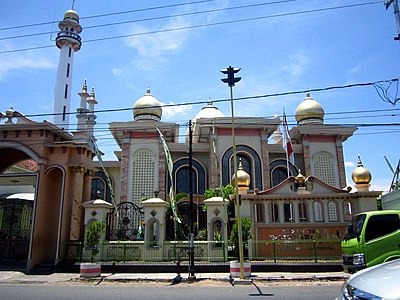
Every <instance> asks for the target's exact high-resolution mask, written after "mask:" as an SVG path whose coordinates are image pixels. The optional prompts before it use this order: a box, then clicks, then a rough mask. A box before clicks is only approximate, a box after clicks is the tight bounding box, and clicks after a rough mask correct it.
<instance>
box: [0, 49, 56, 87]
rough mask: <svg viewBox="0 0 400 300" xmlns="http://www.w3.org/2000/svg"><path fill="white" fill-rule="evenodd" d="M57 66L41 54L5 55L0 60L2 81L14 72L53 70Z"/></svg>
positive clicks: (0, 77)
mask: <svg viewBox="0 0 400 300" xmlns="http://www.w3.org/2000/svg"><path fill="white" fill-rule="evenodd" d="M54 67H56V64H55V63H54V62H53V61H51V60H50V59H49V58H48V57H46V56H45V55H43V54H41V55H39V54H35V55H34V54H33V53H32V52H28V53H24V54H15V53H10V54H3V56H2V57H1V60H0V80H1V79H2V78H4V77H5V76H6V75H8V74H9V73H10V72H12V71H16V70H20V69H23V71H24V72H26V70H27V69H51V68H54Z"/></svg>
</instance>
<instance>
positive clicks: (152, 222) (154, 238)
mask: <svg viewBox="0 0 400 300" xmlns="http://www.w3.org/2000/svg"><path fill="white" fill-rule="evenodd" d="M141 204H142V205H143V208H144V224H145V230H144V241H145V245H144V246H145V247H144V249H143V253H144V254H143V259H144V260H157V261H158V260H159V259H160V258H162V257H163V249H164V248H163V244H164V240H165V231H166V222H165V220H166V214H167V210H168V208H169V203H168V202H166V201H164V200H162V199H160V198H151V199H148V200H145V201H142V202H141Z"/></svg>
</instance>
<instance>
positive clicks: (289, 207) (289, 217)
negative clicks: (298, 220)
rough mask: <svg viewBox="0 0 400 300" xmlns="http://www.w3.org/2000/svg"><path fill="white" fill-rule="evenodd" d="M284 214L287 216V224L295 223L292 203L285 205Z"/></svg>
mask: <svg viewBox="0 0 400 300" xmlns="http://www.w3.org/2000/svg"><path fill="white" fill-rule="evenodd" d="M283 212H284V216H285V222H293V221H294V219H293V205H292V203H291V202H286V203H285V204H283Z"/></svg>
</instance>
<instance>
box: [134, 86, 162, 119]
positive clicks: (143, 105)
mask: <svg viewBox="0 0 400 300" xmlns="http://www.w3.org/2000/svg"><path fill="white" fill-rule="evenodd" d="M161 116H162V108H161V104H160V102H158V100H157V99H156V98H154V97H153V95H152V94H151V93H150V89H149V88H148V89H147V92H146V94H145V95H144V96H143V97H141V98H140V99H139V100H137V101H136V103H135V105H134V106H133V117H134V119H135V121H136V120H156V121H160V120H161Z"/></svg>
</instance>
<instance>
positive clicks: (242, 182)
mask: <svg viewBox="0 0 400 300" xmlns="http://www.w3.org/2000/svg"><path fill="white" fill-rule="evenodd" d="M237 175H238V186H239V187H250V181H251V179H250V175H249V174H247V172H246V171H245V170H243V166H242V162H241V161H239V168H238V171H237ZM232 185H233V186H235V185H236V176H235V174H233V176H232Z"/></svg>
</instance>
